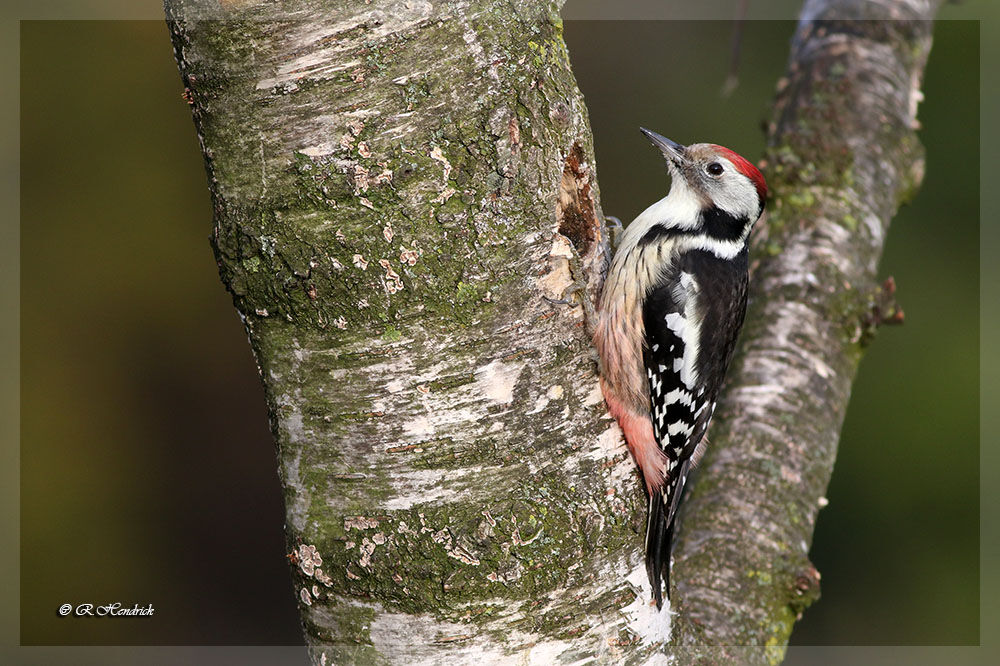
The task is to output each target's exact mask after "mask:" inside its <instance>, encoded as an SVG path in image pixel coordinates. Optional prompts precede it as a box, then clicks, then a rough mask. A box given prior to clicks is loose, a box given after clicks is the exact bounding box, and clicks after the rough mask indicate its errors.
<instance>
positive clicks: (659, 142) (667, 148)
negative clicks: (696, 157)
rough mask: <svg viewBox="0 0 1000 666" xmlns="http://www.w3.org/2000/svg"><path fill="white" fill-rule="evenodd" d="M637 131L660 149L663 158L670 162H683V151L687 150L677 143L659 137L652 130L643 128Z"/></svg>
mask: <svg viewBox="0 0 1000 666" xmlns="http://www.w3.org/2000/svg"><path fill="white" fill-rule="evenodd" d="M639 130H640V131H641V132H642V133H643V134H645V135H646V138H647V139H649V140H650V141H651V142H652V143H653V145H654V146H656V147H657V148H659V149H660V152H661V153H663V155H664V157H666V158H668V159H669V160H670V161H671V162H681V161H684V160H685V155H684V151H685V150H687V149H686V148H685V147H684V146H682V145H681V144H679V143H677V142H676V141H671V140H670V139H668V138H667V137H665V136H660V135H659V134H657V133H656V132H654V131H652V130H648V129H646V128H645V127H640V128H639Z"/></svg>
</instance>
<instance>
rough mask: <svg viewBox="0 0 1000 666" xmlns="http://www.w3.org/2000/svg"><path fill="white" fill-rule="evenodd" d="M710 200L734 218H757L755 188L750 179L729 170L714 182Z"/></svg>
mask: <svg viewBox="0 0 1000 666" xmlns="http://www.w3.org/2000/svg"><path fill="white" fill-rule="evenodd" d="M712 201H713V202H714V203H715V205H716V206H718V207H719V208H721V209H722V210H724V211H725V212H727V213H729V214H730V215H732V216H734V217H736V218H749V219H751V220H754V219H756V218H757V209H758V207H759V206H760V203H759V200H758V199H757V188H756V187H754V185H753V183H751V182H750V179H749V178H747V177H745V176H742V175H740V174H737V173H733V172H732V171H729V172H728V173H726V174H725V175H724V176H723V177H722V180H721V181H719V182H718V183H717V184H716V187H715V188H714V191H713V193H712Z"/></svg>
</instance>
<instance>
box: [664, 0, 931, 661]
mask: <svg viewBox="0 0 1000 666" xmlns="http://www.w3.org/2000/svg"><path fill="white" fill-rule="evenodd" d="M936 6H937V3H934V2H924V1H919V0H913V1H900V2H872V1H861V0H847V1H838V2H830V1H819V0H811V1H809V2H807V3H806V5H805V7H804V8H803V10H802V16H801V20H800V23H799V26H798V30H797V31H796V34H795V38H794V40H793V43H792V52H791V56H790V59H789V65H788V72H787V74H786V76H785V78H783V79H782V80H781V81H780V82H779V91H778V98H777V101H776V103H775V108H774V113H773V116H772V120H771V122H770V124H769V126H768V150H767V155H766V165H765V166H766V174H767V180H768V183H769V185H770V186H771V190H772V202H771V204H769V207H768V209H769V210H768V216H767V220H766V223H765V224H763V225H762V228H761V229H759V230H758V231H757V235H756V239H755V262H754V266H753V274H752V278H751V282H752V303H751V308H750V311H749V314H748V317H747V322H746V325H745V328H744V332H743V337H742V341H741V351H740V353H739V356H738V357H737V359H736V361H735V362H734V367H733V369H732V371H731V372H730V376H729V379H728V390H727V391H726V393H725V397H724V400H723V401H722V402H721V403H720V405H719V410H718V412H717V414H716V417H715V421H714V425H713V427H712V429H711V432H710V433H709V436H710V439H711V442H712V446H710V447H709V452H710V453H709V455H708V457H707V459H706V461H705V463H704V464H703V467H702V469H701V470H700V476H699V478H698V481H697V483H696V484H695V488H694V492H693V493H691V495H690V496H689V497H688V498H687V500H686V503H685V506H684V510H683V514H682V521H683V527H682V529H681V530H680V539H679V541H678V545H677V548H676V550H675V553H674V557H675V567H676V569H675V570H676V578H677V580H678V588H679V594H678V601H679V605H680V616H679V620H678V621H677V622H676V624H675V633H674V642H675V643H676V644H678V645H689V646H697V645H759V646H778V648H777V649H776V650H775V651H774V652H773V653H769V652H766V651H765V652H764V653H761V654H759V655H758V658H759V659H761V660H767V659H770V658H775V657H780V654H781V652H782V651H783V647H781V646H784V645H785V644H786V643H787V640H788V637H789V635H790V633H791V630H792V626H793V623H794V622H795V620H796V618H797V617H799V616H800V615H801V613H802V611H803V610H804V609H805V608H806V607H807V606H808V605H809V604H810V603H812V602H813V601H814V600H815V599H816V598H818V596H819V580H820V576H819V573H818V572H817V571H816V569H815V568H814V567H813V566H812V565H811V563H810V562H809V560H808V557H807V553H808V550H809V546H810V544H811V541H812V533H813V527H814V524H815V520H816V515H817V513H818V511H819V509H820V507H821V506H822V503H823V502H824V500H823V495H824V493H825V492H826V487H827V484H828V482H829V479H830V475H831V472H832V469H833V463H834V459H835V456H836V450H837V441H838V439H839V435H840V429H841V424H842V423H843V419H844V414H845V412H846V408H847V403H848V398H849V396H850V387H851V382H852V381H853V378H854V375H855V372H856V369H857V365H858V361H859V360H860V357H861V353H862V349H863V347H864V346H865V344H867V342H868V341H869V340H870V338H871V335H872V333H873V332H874V328H875V326H876V325H877V324H878V323H879V322H880V321H881V320H883V319H900V318H901V312H899V313H897V311H896V309H895V308H894V304H893V303H892V302H891V292H892V291H893V286H892V285H891V282H887V283H886V284H885V285H883V286H878V283H877V281H876V269H877V265H878V260H879V257H880V256H881V253H882V246H883V242H884V239H885V236H886V233H887V231H888V228H889V221H890V220H891V218H892V216H893V215H894V214H895V212H896V209H897V208H898V206H899V205H900V204H901V203H902V202H904V201H906V200H907V199H908V198H909V197H910V196H912V194H913V193H914V191H915V189H916V188H917V187H918V185H919V183H920V180H921V178H922V176H923V170H924V162H923V152H922V148H921V146H920V144H919V143H918V141H917V137H916V133H915V130H916V128H917V126H918V125H917V120H916V110H917V102H918V101H919V100H920V98H921V93H920V80H921V76H922V73H923V68H924V64H925V62H926V59H927V54H928V52H929V50H930V45H931V28H932V24H931V19H932V18H933V15H934V12H935V10H936ZM723 654H725V651H723ZM717 656H718V655H717ZM742 657H744V658H745V657H746V654H743V655H742Z"/></svg>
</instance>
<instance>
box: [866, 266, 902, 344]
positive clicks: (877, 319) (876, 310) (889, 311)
mask: <svg viewBox="0 0 1000 666" xmlns="http://www.w3.org/2000/svg"><path fill="white" fill-rule="evenodd" d="M903 319H904V314H903V308H901V307H899V304H898V303H897V302H896V280H895V279H894V278H893V277H892V276H891V275H890V276H889V277H888V278H886V280H885V282H883V283H882V284H881V285H879V286H877V287H875V288H874V289H872V290H871V292H869V294H868V297H867V299H866V305H865V308H864V311H863V314H862V316H861V322H860V325H859V328H858V333H857V342H859V343H860V344H861V346H862V347H864V346H867V345H868V344H870V343H871V341H872V339H873V338H874V337H875V332H876V331H877V330H878V328H879V326H886V325H889V326H897V325H899V324H902V323H903Z"/></svg>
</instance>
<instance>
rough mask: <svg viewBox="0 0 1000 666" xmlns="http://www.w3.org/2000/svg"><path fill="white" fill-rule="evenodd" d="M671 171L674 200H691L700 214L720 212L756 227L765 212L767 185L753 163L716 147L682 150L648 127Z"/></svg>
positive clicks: (705, 145) (695, 146)
mask: <svg viewBox="0 0 1000 666" xmlns="http://www.w3.org/2000/svg"><path fill="white" fill-rule="evenodd" d="M640 129H642V133H643V134H645V135H646V137H647V138H648V139H649V140H650V141H652V142H653V145H654V146H656V147H657V148H659V149H660V152H662V153H663V156H664V157H665V158H666V160H667V168H668V169H669V170H670V176H671V180H672V182H671V189H670V197H671V198H673V197H677V198H678V199H687V200H690V202H691V204H692V206H694V207H696V208H697V209H699V210H702V211H705V210H709V209H713V208H714V209H718V210H720V211H722V212H723V213H725V214H726V216H727V217H731V218H732V219H733V222H734V223H736V224H744V223H749V224H753V223H754V222H756V221H757V218H759V217H760V214H761V213H762V212H763V211H764V204H765V202H766V201H767V183H765V182H764V176H763V175H762V174H761V173H760V170H758V169H757V167H755V166H754V165H753V164H752V163H751V162H750V161H749V160H747V159H745V158H743V157H742V156H740V155H739V154H737V153H735V152H733V151H732V150H729V149H728V148H724V147H723V146H717V145H715V144H714V143H696V144H692V145H690V146H682V145H681V144H679V143H677V142H676V141H671V140H670V139H668V138H666V137H663V136H660V135H659V134H657V133H656V132H652V131H650V130H648V129H646V128H645V127H643V128H640Z"/></svg>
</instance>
